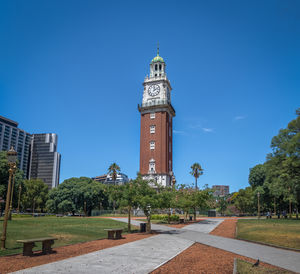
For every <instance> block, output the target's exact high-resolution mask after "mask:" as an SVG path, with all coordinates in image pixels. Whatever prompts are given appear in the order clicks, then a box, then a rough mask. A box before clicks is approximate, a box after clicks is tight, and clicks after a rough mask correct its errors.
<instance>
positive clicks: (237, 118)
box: [233, 116, 246, 121]
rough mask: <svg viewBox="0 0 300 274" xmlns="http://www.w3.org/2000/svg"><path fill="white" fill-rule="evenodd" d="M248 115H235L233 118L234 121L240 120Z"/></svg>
mask: <svg viewBox="0 0 300 274" xmlns="http://www.w3.org/2000/svg"><path fill="white" fill-rule="evenodd" d="M245 118H246V117H245V116H235V117H234V118H233V120H234V121H238V120H243V119H245Z"/></svg>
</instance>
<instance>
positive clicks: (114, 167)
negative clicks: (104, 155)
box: [108, 163, 121, 185]
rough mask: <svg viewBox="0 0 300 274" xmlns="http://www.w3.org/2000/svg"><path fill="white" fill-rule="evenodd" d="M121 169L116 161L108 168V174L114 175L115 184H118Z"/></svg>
mask: <svg viewBox="0 0 300 274" xmlns="http://www.w3.org/2000/svg"><path fill="white" fill-rule="evenodd" d="M120 171H121V169H120V167H119V166H118V165H117V164H116V163H112V164H111V165H110V166H109V168H108V174H109V175H110V176H111V177H112V180H113V182H114V185H115V184H116V180H117V176H118V173H119V172H120Z"/></svg>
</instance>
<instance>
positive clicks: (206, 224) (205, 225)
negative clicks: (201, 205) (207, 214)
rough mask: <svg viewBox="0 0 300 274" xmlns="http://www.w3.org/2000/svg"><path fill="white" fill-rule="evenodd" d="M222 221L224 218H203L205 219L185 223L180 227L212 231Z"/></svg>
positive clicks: (198, 230) (205, 231) (204, 231)
mask: <svg viewBox="0 0 300 274" xmlns="http://www.w3.org/2000/svg"><path fill="white" fill-rule="evenodd" d="M223 221H224V219H205V220H201V221H200V222H199V223H195V224H191V225H186V226H184V227H183V228H182V229H184V230H191V231H197V232H203V233H209V232H211V231H213V230H214V229H215V228H216V227H217V226H218V225H219V224H220V223H222V222H223Z"/></svg>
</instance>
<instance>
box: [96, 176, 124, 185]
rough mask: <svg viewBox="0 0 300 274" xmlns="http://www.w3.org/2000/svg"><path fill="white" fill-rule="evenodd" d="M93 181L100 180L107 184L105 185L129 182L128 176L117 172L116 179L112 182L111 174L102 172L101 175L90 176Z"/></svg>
mask: <svg viewBox="0 0 300 274" xmlns="http://www.w3.org/2000/svg"><path fill="white" fill-rule="evenodd" d="M92 179H93V180H94V181H97V182H100V183H102V184H107V185H113V184H116V185H124V184H126V183H128V182H129V179H128V176H127V175H126V174H124V173H118V174H117V178H116V181H115V182H114V181H113V179H112V177H111V175H109V174H104V175H101V176H96V177H94V178H92Z"/></svg>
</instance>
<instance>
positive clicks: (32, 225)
mask: <svg viewBox="0 0 300 274" xmlns="http://www.w3.org/2000/svg"><path fill="white" fill-rule="evenodd" d="M115 227H118V228H119V227H120V228H123V229H124V232H125V233H126V232H127V224H126V223H122V222H117V221H114V220H110V219H100V218H82V217H36V218H33V217H31V218H17V219H13V220H12V221H9V222H8V226H7V236H6V247H7V250H4V251H1V250H0V256H3V255H9V254H17V253H21V252H22V244H18V243H16V240H19V239H33V238H41V237H46V236H53V237H57V238H58V240H56V241H55V244H54V245H53V246H54V247H58V246H64V245H69V244H75V243H79V242H87V241H92V240H96V239H103V238H106V237H107V232H106V231H104V230H103V229H105V228H115ZM2 229H3V221H0V234H1V233H2ZM36 245H37V247H36V248H34V250H41V243H37V244H36Z"/></svg>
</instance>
